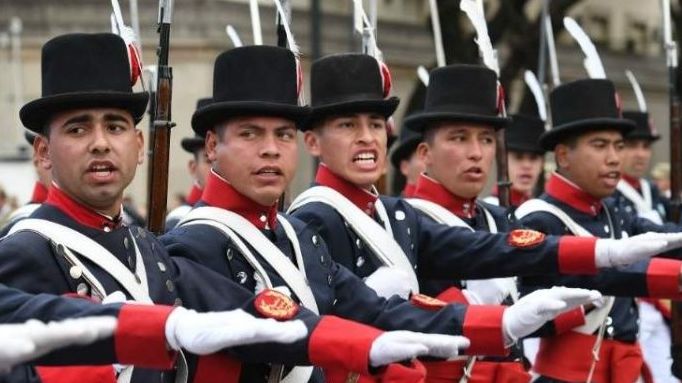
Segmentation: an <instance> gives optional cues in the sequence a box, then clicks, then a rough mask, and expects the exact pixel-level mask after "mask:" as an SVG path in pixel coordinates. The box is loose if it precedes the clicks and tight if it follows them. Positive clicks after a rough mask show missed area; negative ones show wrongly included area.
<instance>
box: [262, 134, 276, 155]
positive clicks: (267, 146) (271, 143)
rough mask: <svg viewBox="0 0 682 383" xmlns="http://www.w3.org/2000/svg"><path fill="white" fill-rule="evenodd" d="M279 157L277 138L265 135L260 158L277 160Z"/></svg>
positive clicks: (272, 135) (273, 135)
mask: <svg viewBox="0 0 682 383" xmlns="http://www.w3.org/2000/svg"><path fill="white" fill-rule="evenodd" d="M279 155H280V151H279V146H278V145H277V137H276V136H275V134H274V133H270V134H266V135H265V136H264V137H263V142H262V145H261V148H260V156H261V157H267V158H277V157H279Z"/></svg>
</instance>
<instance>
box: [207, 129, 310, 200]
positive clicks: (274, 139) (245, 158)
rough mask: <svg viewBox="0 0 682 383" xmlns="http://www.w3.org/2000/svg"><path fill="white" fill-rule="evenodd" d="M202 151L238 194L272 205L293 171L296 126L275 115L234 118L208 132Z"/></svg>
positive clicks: (295, 153)
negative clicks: (214, 130) (216, 129)
mask: <svg viewBox="0 0 682 383" xmlns="http://www.w3.org/2000/svg"><path fill="white" fill-rule="evenodd" d="M206 154H207V155H208V159H209V160H210V161H211V162H212V163H213V169H215V171H216V172H217V173H218V174H219V175H220V176H222V177H223V178H225V179H226V180H227V181H228V182H230V184H231V185H232V187H234V188H235V189H236V190H237V191H238V192H239V193H241V194H243V195H244V196H246V197H248V198H250V199H251V200H253V201H255V202H257V203H258V204H260V205H263V206H272V205H273V204H275V203H276V202H277V199H278V198H279V197H280V196H281V195H282V193H284V191H285V189H286V187H287V186H288V185H289V182H290V181H291V179H292V178H293V177H294V174H295V172H296V165H297V162H298V154H297V143H296V125H295V124H294V122H293V121H291V120H287V119H285V118H279V117H236V118H233V119H231V120H229V121H227V122H225V123H224V124H223V125H222V126H221V127H219V128H218V133H215V132H213V131H210V132H208V135H207V137H206Z"/></svg>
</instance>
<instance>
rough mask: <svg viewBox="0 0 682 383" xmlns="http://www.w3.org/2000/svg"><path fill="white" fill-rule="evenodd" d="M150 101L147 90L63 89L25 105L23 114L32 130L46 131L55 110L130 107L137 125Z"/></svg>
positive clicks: (20, 112)
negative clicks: (62, 91) (64, 90)
mask: <svg viewBox="0 0 682 383" xmlns="http://www.w3.org/2000/svg"><path fill="white" fill-rule="evenodd" d="M148 101H149V93H147V92H140V93H127V92H78V93H63V94H57V95H54V96H48V97H42V98H39V99H37V100H33V101H31V102H29V103H28V104H26V105H24V106H23V107H22V108H21V110H20V111H19V117H20V118H21V122H22V123H23V124H24V126H25V127H26V128H27V129H28V130H30V131H32V132H35V133H38V134H44V129H45V128H46V126H47V123H48V121H49V120H50V118H51V117H52V116H53V115H54V114H55V113H58V112H62V111H66V110H73V109H84V108H95V107H107V108H120V109H125V110H127V111H128V112H130V114H131V115H132V117H133V120H134V121H135V124H136V125H137V124H138V123H139V122H140V121H142V118H143V117H144V112H145V111H146V110H147V102H148Z"/></svg>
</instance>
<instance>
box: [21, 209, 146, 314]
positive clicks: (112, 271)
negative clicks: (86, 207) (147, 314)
mask: <svg viewBox="0 0 682 383" xmlns="http://www.w3.org/2000/svg"><path fill="white" fill-rule="evenodd" d="M18 231H32V232H34V233H37V234H39V235H41V236H42V237H44V238H46V239H49V240H52V241H54V242H56V243H58V244H61V245H62V246H64V247H67V248H70V249H72V250H73V251H75V252H76V253H78V254H80V255H81V256H82V257H84V258H86V259H87V260H89V261H90V262H92V263H94V264H96V265H97V266H98V267H100V268H101V269H102V270H105V271H106V272H107V273H108V274H109V275H111V276H112V277H113V278H114V279H115V280H116V281H117V282H118V283H119V284H120V285H121V286H123V288H124V289H125V290H126V291H127V292H128V293H129V294H130V295H131V296H132V297H133V299H134V300H136V301H139V302H148V303H150V302H151V301H152V300H151V298H150V297H149V286H148V285H147V274H146V270H145V266H144V260H143V259H142V257H141V255H140V251H139V249H138V247H137V243H136V242H135V240H134V239H133V244H134V246H135V253H136V254H137V259H136V268H137V270H138V274H139V275H138V276H139V278H140V282H138V281H137V280H136V278H135V276H134V274H133V273H132V272H131V271H130V270H129V269H128V268H127V267H125V266H124V265H123V264H122V263H121V262H120V261H119V260H118V258H116V257H115V256H114V255H113V254H111V252H109V251H108V250H107V249H105V248H104V247H103V246H102V245H100V244H99V243H97V242H95V241H94V240H92V239H91V238H89V237H87V236H85V235H83V234H81V233H79V232H77V231H75V230H73V229H70V228H68V227H66V226H63V225H60V224H57V223H54V222H51V221H47V220H44V219H35V218H27V219H24V220H21V221H19V222H17V223H16V225H14V226H13V227H12V229H11V230H10V232H9V234H13V233H16V232H18ZM9 234H8V235H9ZM67 244H68V245H67ZM83 270H85V268H84V266H83ZM90 274H91V273H90ZM93 278H94V276H93ZM100 286H101V284H100Z"/></svg>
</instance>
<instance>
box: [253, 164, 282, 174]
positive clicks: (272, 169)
mask: <svg viewBox="0 0 682 383" xmlns="http://www.w3.org/2000/svg"><path fill="white" fill-rule="evenodd" d="M256 175H259V176H281V175H282V170H281V169H280V168H278V167H272V166H266V167H263V168H260V169H258V171H256Z"/></svg>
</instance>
